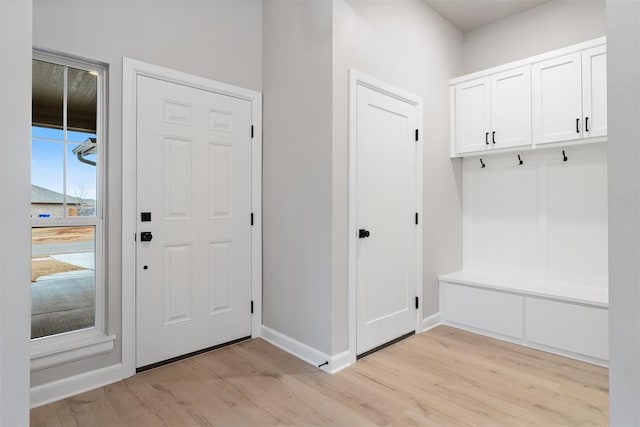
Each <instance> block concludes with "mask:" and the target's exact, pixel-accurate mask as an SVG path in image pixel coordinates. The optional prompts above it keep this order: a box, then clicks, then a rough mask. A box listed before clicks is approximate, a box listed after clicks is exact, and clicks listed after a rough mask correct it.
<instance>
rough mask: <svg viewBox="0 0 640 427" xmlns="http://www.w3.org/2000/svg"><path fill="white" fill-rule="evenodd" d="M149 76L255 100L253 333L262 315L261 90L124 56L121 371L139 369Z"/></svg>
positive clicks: (253, 334)
mask: <svg viewBox="0 0 640 427" xmlns="http://www.w3.org/2000/svg"><path fill="white" fill-rule="evenodd" d="M138 76H146V77H151V78H155V79H159V80H163V81H166V82H170V83H176V84H180V85H183V86H187V87H191V88H194V89H201V90H205V91H208V92H213V93H217V94H221V95H226V96H231V97H234V98H239V99H243V100H246V101H249V102H251V121H252V125H253V139H252V142H251V144H252V149H251V208H252V212H253V214H254V226H253V227H252V228H251V299H252V300H253V301H254V311H253V315H252V319H251V337H252V338H255V337H258V336H259V335H260V323H261V320H262V94H261V93H260V92H256V91H253V90H250V89H245V88H241V87H238V86H232V85H230V84H227V83H222V82H218V81H215V80H210V79H206V78H203V77H199V76H195V75H192V74H188V73H184V72H181V71H176V70H172V69H169V68H165V67H160V66H157V65H153V64H148V63H145V62H141V61H138V60H135V59H131V58H127V57H124V58H123V59H122V377H123V378H126V377H130V376H132V375H135V373H136V343H137V340H136V241H135V240H134V238H135V236H136V224H137V221H136V218H137V212H136V188H137V183H136V176H137V173H136V168H137V159H136V133H137V121H136V95H137V77H138Z"/></svg>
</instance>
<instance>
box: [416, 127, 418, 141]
mask: <svg viewBox="0 0 640 427" xmlns="http://www.w3.org/2000/svg"><path fill="white" fill-rule="evenodd" d="M416 142H418V129H416Z"/></svg>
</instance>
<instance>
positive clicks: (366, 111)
mask: <svg viewBox="0 0 640 427" xmlns="http://www.w3.org/2000/svg"><path fill="white" fill-rule="evenodd" d="M357 97H358V99H357V119H356V123H357V124H356V126H357V142H356V145H357V148H356V150H357V166H356V167H357V178H356V179H357V207H356V209H357V224H358V227H359V229H366V230H368V231H369V232H370V233H371V234H370V236H369V237H368V238H361V239H358V243H357V249H356V252H357V322H358V325H357V353H358V354H361V353H363V352H365V351H367V350H370V349H372V348H374V347H376V346H378V345H381V344H384V343H386V342H388V341H391V340H393V339H395V338H397V337H399V336H402V335H404V334H406V333H408V332H410V331H413V330H415V324H416V323H415V322H416V309H415V307H414V298H415V295H416V238H417V236H416V225H415V221H414V215H415V212H417V211H418V209H417V205H416V204H417V202H416V162H417V157H416V153H417V149H416V142H415V129H416V127H417V126H416V124H417V107H415V106H412V105H409V104H407V103H405V102H402V101H399V100H397V99H395V98H392V97H390V96H387V95H383V94H381V93H379V92H376V91H374V90H372V89H368V88H365V87H363V86H358V89H357Z"/></svg>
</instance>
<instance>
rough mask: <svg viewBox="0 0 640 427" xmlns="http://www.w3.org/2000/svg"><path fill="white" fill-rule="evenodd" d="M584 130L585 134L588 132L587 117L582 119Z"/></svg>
mask: <svg viewBox="0 0 640 427" xmlns="http://www.w3.org/2000/svg"><path fill="white" fill-rule="evenodd" d="M584 130H585V132H589V117H585V118H584Z"/></svg>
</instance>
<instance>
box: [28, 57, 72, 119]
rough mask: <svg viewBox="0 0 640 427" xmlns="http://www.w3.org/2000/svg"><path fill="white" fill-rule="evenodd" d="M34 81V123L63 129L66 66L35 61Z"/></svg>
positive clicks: (32, 104)
mask: <svg viewBox="0 0 640 427" xmlns="http://www.w3.org/2000/svg"><path fill="white" fill-rule="evenodd" d="M32 66H33V80H32V90H33V92H32V98H31V107H32V110H31V111H32V113H31V114H32V122H33V124H34V125H38V126H42V127H48V128H56V129H62V109H63V105H62V100H63V93H64V84H63V82H64V66H62V65H58V64H52V63H49V62H44V61H38V60H37V59H34V60H33V62H32Z"/></svg>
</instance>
